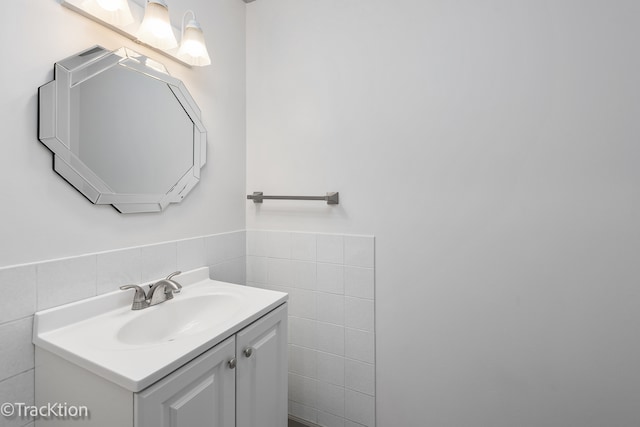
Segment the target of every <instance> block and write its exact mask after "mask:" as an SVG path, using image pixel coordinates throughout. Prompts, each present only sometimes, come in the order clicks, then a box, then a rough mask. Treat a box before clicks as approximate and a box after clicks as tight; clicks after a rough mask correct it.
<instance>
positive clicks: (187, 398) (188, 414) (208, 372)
mask: <svg viewBox="0 0 640 427" xmlns="http://www.w3.org/2000/svg"><path fill="white" fill-rule="evenodd" d="M258 322H260V321H258ZM235 353H236V340H235V337H231V338H228V339H227V340H226V341H224V342H222V343H220V344H218V345H217V346H215V347H214V348H212V349H211V350H209V351H207V352H206V353H205V354H203V355H201V356H199V357H197V358H196V359H195V360H193V361H191V362H189V363H188V364H187V365H185V366H183V367H182V368H180V369H178V370H177V371H176V372H174V373H172V374H171V375H169V376H167V377H166V378H164V379H162V380H160V381H158V382H157V383H156V384H154V385H152V386H151V387H148V388H146V389H145V390H143V391H141V392H139V393H135V394H134V395H133V414H134V417H133V418H134V422H133V425H134V427H191V426H193V427H196V426H210V427H234V426H235V425H236V424H235V394H236V384H235V371H234V369H233V367H232V366H230V363H231V361H233V360H235Z"/></svg>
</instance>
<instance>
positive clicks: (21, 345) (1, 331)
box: [0, 317, 34, 403]
mask: <svg viewBox="0 0 640 427" xmlns="http://www.w3.org/2000/svg"><path fill="white" fill-rule="evenodd" d="M32 338H33V317H27V318H25V319H21V320H16V321H14V322H9V323H5V324H3V325H2V326H0V360H1V361H2V363H0V381H1V380H4V379H7V378H9V377H12V376H14V375H16V374H19V373H21V372H24V371H26V370H29V369H33V365H34V347H33V344H32V343H31V339H32ZM0 403H3V402H0Z"/></svg>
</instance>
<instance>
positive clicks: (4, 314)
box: [0, 265, 37, 324]
mask: <svg viewBox="0 0 640 427" xmlns="http://www.w3.org/2000/svg"><path fill="white" fill-rule="evenodd" d="M36 283H37V282H36V266H35V265H27V266H22V267H16V268H5V269H1V270H0V295H2V300H3V301H6V303H4V304H3V303H1V302H0V304H1V307H2V309H1V310H0V324H1V323H4V322H8V321H10V320H15V319H20V318H22V317H27V316H31V315H32V314H33V313H34V312H35V311H36Z"/></svg>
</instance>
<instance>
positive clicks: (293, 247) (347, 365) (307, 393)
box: [247, 230, 375, 427]
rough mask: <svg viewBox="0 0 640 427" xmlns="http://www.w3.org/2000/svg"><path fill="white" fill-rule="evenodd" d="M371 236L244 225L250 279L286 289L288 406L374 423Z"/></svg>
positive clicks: (327, 426) (317, 417)
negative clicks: (316, 232) (287, 294)
mask: <svg viewBox="0 0 640 427" xmlns="http://www.w3.org/2000/svg"><path fill="white" fill-rule="evenodd" d="M374 244H375V242H374V238H373V237H369V236H343V235H329V234H313V233H295V232H279V231H263V230H248V231H247V284H248V285H250V286H256V287H262V288H268V289H275V290H281V291H284V292H288V293H289V296H290V299H289V413H290V414H291V415H293V416H295V417H297V418H301V419H303V420H306V421H309V422H312V423H314V424H318V425H320V426H323V427H363V426H364V427H373V426H375V322H374V296H375V292H374V277H375V271H374V265H375V262H374V260H375V247H374Z"/></svg>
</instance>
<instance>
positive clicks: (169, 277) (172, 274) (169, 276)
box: [167, 271, 182, 280]
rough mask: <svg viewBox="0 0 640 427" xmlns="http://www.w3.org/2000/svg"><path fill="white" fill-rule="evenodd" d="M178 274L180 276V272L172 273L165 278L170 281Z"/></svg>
mask: <svg viewBox="0 0 640 427" xmlns="http://www.w3.org/2000/svg"><path fill="white" fill-rule="evenodd" d="M178 274H182V271H174V272H173V273H171V274H170V275H168V276H167V280H171V278H172V277H174V276H177V275H178Z"/></svg>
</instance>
